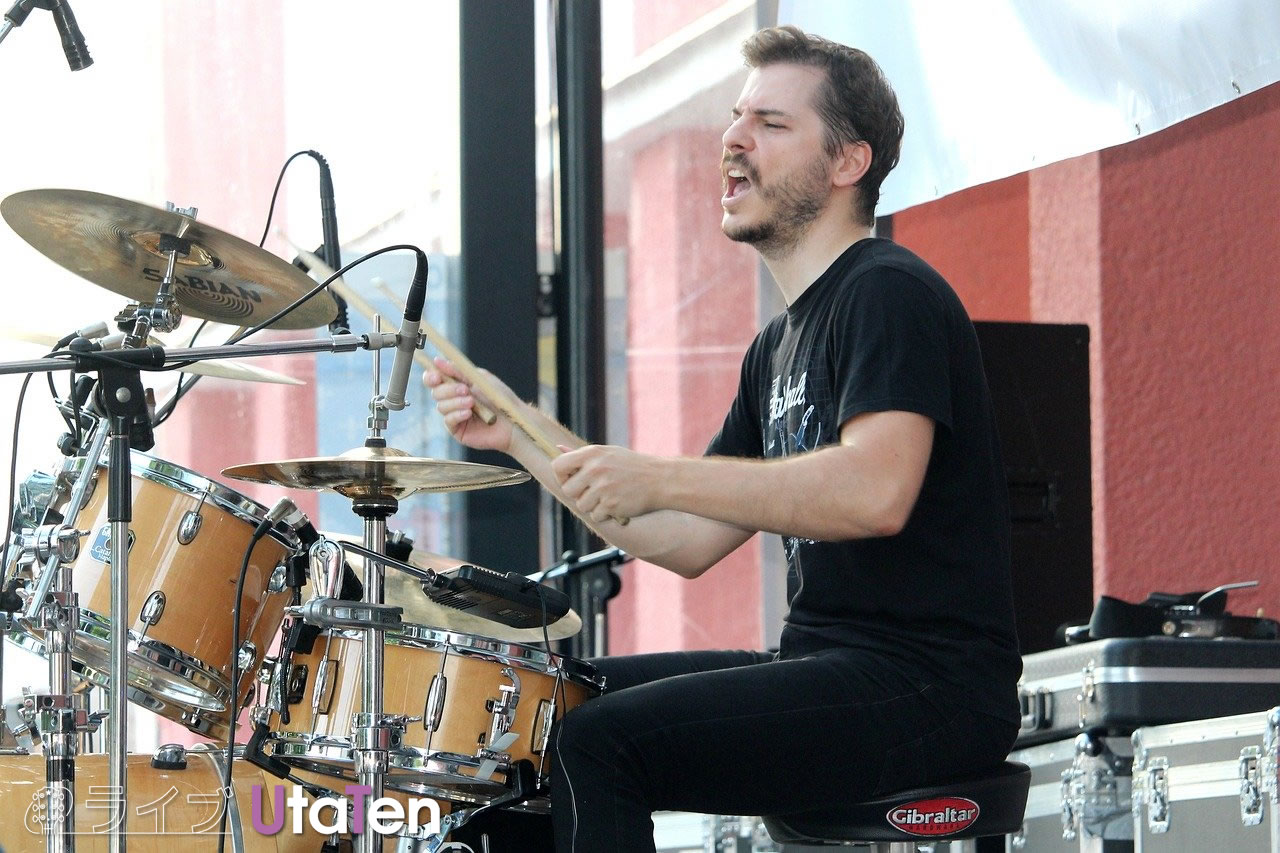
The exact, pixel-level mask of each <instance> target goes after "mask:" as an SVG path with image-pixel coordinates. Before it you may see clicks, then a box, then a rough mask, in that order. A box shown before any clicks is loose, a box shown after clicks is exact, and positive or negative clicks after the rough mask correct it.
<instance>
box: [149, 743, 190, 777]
mask: <svg viewBox="0 0 1280 853" xmlns="http://www.w3.org/2000/svg"><path fill="white" fill-rule="evenodd" d="M151 766H152V767H154V768H156V769H157V770H186V769H187V748H186V747H185V746H183V745H182V744H178V743H166V744H165V745H164V746H162V747H160V748H159V749H157V750H156V751H155V753H154V754H153V755H152V756H151Z"/></svg>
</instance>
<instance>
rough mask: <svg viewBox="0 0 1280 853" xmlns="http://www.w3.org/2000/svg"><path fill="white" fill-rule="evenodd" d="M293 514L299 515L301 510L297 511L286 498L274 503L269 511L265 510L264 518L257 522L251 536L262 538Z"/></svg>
mask: <svg viewBox="0 0 1280 853" xmlns="http://www.w3.org/2000/svg"><path fill="white" fill-rule="evenodd" d="M294 513H297V514H299V515H301V514H302V510H300V509H298V505H297V504H295V503H294V502H293V501H291V500H289V499H288V498H281V499H280V500H278V501H276V502H275V505H274V506H272V507H271V509H269V510H267V515H266V517H265V518H263V519H262V520H261V521H259V522H258V526H257V527H256V528H254V531H253V535H254V536H255V537H256V538H259V539H260V538H262V537H263V536H265V535H266V534H267V531H268V530H270V529H271V528H273V527H275V526H276V525H277V524H279V523H280V522H281V521H284V520H285V518H286V517H288V516H290V515H292V514H294ZM303 518H306V516H303Z"/></svg>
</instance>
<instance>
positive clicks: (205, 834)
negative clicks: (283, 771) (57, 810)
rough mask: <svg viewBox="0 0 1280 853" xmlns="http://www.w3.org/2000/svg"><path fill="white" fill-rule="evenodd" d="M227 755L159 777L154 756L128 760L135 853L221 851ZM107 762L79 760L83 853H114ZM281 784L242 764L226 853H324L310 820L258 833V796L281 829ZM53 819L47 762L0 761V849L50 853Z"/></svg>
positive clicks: (30, 758)
mask: <svg viewBox="0 0 1280 853" xmlns="http://www.w3.org/2000/svg"><path fill="white" fill-rule="evenodd" d="M223 760H225V759H223V757H222V756H221V755H215V754H214V753H210V752H198V751H191V752H188V753H187V766H186V767H185V768H183V769H181V770H160V769H157V768H154V767H152V766H151V757H150V756H147V755H131V756H129V762H128V765H129V808H128V817H127V822H126V826H125V830H126V833H127V834H126V836H125V837H126V838H127V840H128V846H129V853H173V851H174V849H175V845H178V844H181V845H182V850H183V853H216V851H217V849H218V814H219V812H218V809H219V801H220V797H219V796H218V791H219V788H220V787H221V785H222V776H221V770H220V768H221V766H222V764H221V762H222V761H223ZM109 773H110V771H109V769H108V766H107V756H106V755H104V754H101V753H97V754H92V755H81V756H78V757H77V758H76V780H75V786H76V787H75V805H76V836H75V847H76V853H107V851H108V848H109V844H110V835H109V834H108V830H107V824H108V823H109V811H108V809H109V805H108V803H109V797H108V796H107V793H108V791H107V785H108V781H109ZM277 784H281V783H280V780H279V779H277V778H276V777H274V776H271V775H270V774H267V773H266V772H265V771H263V770H261V769H260V768H258V767H256V766H254V765H252V764H249V763H248V762H245V761H241V760H239V759H237V760H236V765H235V768H234V772H233V775H232V788H233V790H234V793H233V795H232V797H231V799H230V800H229V802H228V803H227V806H228V813H227V843H226V847H225V850H226V853H320V848H321V846H322V845H323V844H324V841H325V839H324V838H323V837H322V836H320V835H319V834H317V833H316V832H315V831H314V830H313V829H312V828H311V826H310V824H309V823H308V821H307V820H306V818H305V817H304V818H303V821H302V832H301V833H295V832H293V824H292V822H291V820H290V816H289V814H288V813H286V815H285V821H284V828H283V829H281V830H280V831H279V832H277V833H276V834H274V835H266V834H263V833H261V832H258V831H257V830H256V829H255V828H254V824H253V816H252V812H251V810H252V809H253V807H254V806H253V794H254V788H255V787H256V786H261V788H262V791H261V792H260V800H261V808H262V814H261V815H260V817H261V818H262V820H263V821H265V824H266V825H267V826H270V825H271V824H272V823H274V822H275V819H276V818H275V815H274V813H273V811H272V809H273V808H274V804H273V802H272V801H273V797H271V796H270V795H269V793H268V792H269V790H270V788H271V786H273V785H277ZM49 812H50V804H49V802H48V797H47V789H46V788H45V763H44V757H43V756H40V755H0V849H3V850H4V853H44V850H45V837H44V821H45V820H46V818H47V816H48V814H49Z"/></svg>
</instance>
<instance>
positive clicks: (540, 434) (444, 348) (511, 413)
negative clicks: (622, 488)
mask: <svg viewBox="0 0 1280 853" xmlns="http://www.w3.org/2000/svg"><path fill="white" fill-rule="evenodd" d="M418 331H420V332H422V334H423V337H425V338H426V339H427V340H429V341H431V345H432V346H434V347H435V348H436V349H437V350H439V351H440V354H441V355H443V356H444V357H445V358H447V359H449V361H450V362H451V363H452V364H453V366H454V367H455V368H457V371H458V373H459V375H461V376H462V379H463V381H465V382H466V383H467V384H468V385H470V386H471V387H472V389H474V390H478V391H479V392H480V393H481V394H483V395H484V396H485V397H487V398H488V399H489V402H491V403H492V404H493V405H494V406H495V407H496V408H497V410H498V412H499V413H500V414H501V415H502V416H503V417H504V418H506V419H507V420H509V421H511V424H512V425H513V426H515V427H518V428H519V429H520V431H521V432H523V433H524V434H525V435H527V436H529V438H530V440H532V441H533V443H534V444H535V445H536V446H537V448H538V449H539V450H541V451H542V452H543V454H545V455H546V457H547V458H548V459H555V458H556V457H557V456H559V455H560V452H561V451H560V448H559V447H558V446H556V442H555V440H554V439H553V438H552V437H551V436H549V435H547V434H546V433H545V432H544V431H543V430H542V429H541V428H540V427H539V426H538V425H537V424H536V423H534V422H533V421H532V420H530V419H529V418H528V417H527V416H526V415H525V414H524V412H523V411H521V410H520V409H519V408H518V407H515V406H510V405H507V395H505V394H504V393H503V389H502V388H501V387H499V385H498V384H497V383H496V382H494V381H493V380H492V379H490V378H489V377H488V376H487V375H486V374H485V373H484V372H483V371H482V370H480V368H478V367H476V366H475V365H474V364H472V362H471V359H469V358H467V357H466V355H464V354H463V352H462V350H460V349H458V348H457V347H456V346H454V345H453V342H452V341H450V340H449V339H448V338H446V337H445V336H444V335H442V334H440V333H439V332H438V331H436V330H435V328H434V327H433V326H432V325H431V324H430V323H428V322H427V321H426V320H425V319H424V320H423V321H422V324H421V325H420V326H419V327H418ZM610 520H611V521H613V522H615V523H617V524H619V525H621V526H623V527H625V526H626V524H627V522H628V521H629V519H626V518H617V517H615V516H610Z"/></svg>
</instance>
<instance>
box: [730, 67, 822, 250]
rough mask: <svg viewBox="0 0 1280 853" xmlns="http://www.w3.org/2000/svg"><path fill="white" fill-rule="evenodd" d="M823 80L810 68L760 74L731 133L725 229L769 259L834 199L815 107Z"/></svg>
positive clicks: (737, 109) (741, 101) (751, 81)
mask: <svg viewBox="0 0 1280 853" xmlns="http://www.w3.org/2000/svg"><path fill="white" fill-rule="evenodd" d="M822 81H823V72H822V71H821V70H820V69H816V68H810V67H808V66H803V65H767V66H765V67H763V68H756V69H753V70H752V71H751V74H750V75H749V76H748V77H747V83H746V86H744V87H743V89H742V94H741V95H740V96H739V98H738V102H737V104H735V105H734V108H733V113H732V116H733V119H732V123H731V124H730V125H729V129H728V130H726V131H725V133H724V139H723V141H724V157H723V159H722V162H721V164H720V176H721V180H722V182H723V185H724V196H723V197H722V198H721V199H720V205H721V207H722V208H723V209H724V218H723V219H722V220H721V223H720V227H721V228H722V229H723V230H724V233H725V235H726V236H728V237H729V239H731V240H737V241H738V242H741V243H750V244H752V245H753V246H755V247H756V249H758V250H759V251H760V252H761V254H764V255H766V256H768V255H780V254H786V253H788V252H789V251H790V250H791V249H793V248H795V246H796V244H797V243H798V242H799V240H800V238H801V237H802V236H803V235H804V233H805V231H806V229H807V228H808V226H809V224H810V223H812V222H813V220H814V219H816V218H817V217H818V215H819V214H820V213H821V212H822V211H823V209H825V207H826V205H827V203H828V201H829V200H830V197H831V190H832V183H831V166H832V164H831V158H830V157H828V156H827V155H826V153H825V152H824V151H823V149H822V137H823V131H824V125H823V122H822V118H821V117H820V116H819V115H818V112H817V110H816V109H814V106H813V104H814V96H815V94H816V92H817V89H818V87H819V86H820V85H821V84H822Z"/></svg>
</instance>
